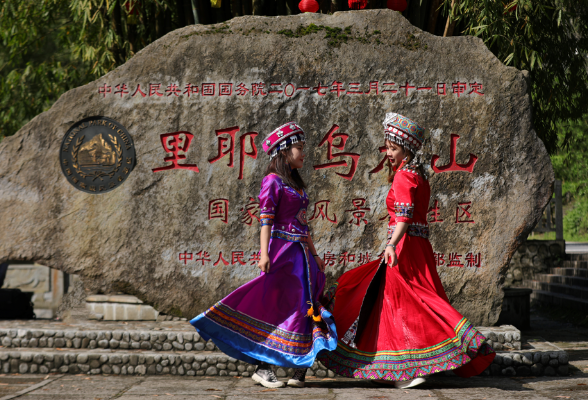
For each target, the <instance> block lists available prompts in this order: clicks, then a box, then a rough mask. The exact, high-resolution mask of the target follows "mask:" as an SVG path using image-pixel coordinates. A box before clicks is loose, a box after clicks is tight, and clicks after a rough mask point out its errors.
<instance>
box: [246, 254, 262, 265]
mask: <svg viewBox="0 0 588 400" xmlns="http://www.w3.org/2000/svg"><path fill="white" fill-rule="evenodd" d="M249 261H251V264H249V265H256V264H257V263H259V261H261V256H260V255H259V253H251V257H249V260H247V262H249Z"/></svg>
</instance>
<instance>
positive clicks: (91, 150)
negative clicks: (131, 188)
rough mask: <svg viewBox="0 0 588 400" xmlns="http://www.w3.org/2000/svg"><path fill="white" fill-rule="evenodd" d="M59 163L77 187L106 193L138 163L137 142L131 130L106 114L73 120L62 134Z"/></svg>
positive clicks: (115, 186)
mask: <svg viewBox="0 0 588 400" xmlns="http://www.w3.org/2000/svg"><path fill="white" fill-rule="evenodd" d="M59 163H60V164H61V170H62V171H63V175H65V177H66V179H67V180H68V181H69V183H71V184H72V185H73V186H75V187H76V188H77V189H79V190H81V191H83V192H86V193H91V194H98V193H105V192H108V191H110V190H113V189H116V188H117V187H119V186H120V185H122V184H123V182H124V181H125V179H127V177H128V176H129V174H130V173H131V171H132V170H133V167H134V166H135V146H134V144H133V139H132V138H131V135H129V132H127V130H126V129H125V127H124V126H122V125H121V124H120V123H118V122H116V121H114V120H112V119H110V118H107V117H90V118H86V119H83V120H81V121H79V122H77V123H76V124H74V125H73V126H72V127H71V128H69V130H68V131H67V133H66V134H65V137H64V138H63V143H62V144H61V149H60V151H59Z"/></svg>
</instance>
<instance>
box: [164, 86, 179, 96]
mask: <svg viewBox="0 0 588 400" xmlns="http://www.w3.org/2000/svg"><path fill="white" fill-rule="evenodd" d="M165 93H167V97H169V96H171V95H172V94H173V95H174V96H176V97H179V96H180V95H181V94H182V89H180V88H179V87H178V85H176V84H175V83H170V84H169V85H167V88H166V89H165Z"/></svg>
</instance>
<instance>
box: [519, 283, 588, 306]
mask: <svg viewBox="0 0 588 400" xmlns="http://www.w3.org/2000/svg"><path fill="white" fill-rule="evenodd" d="M525 285H526V286H527V285H528V286H527V287H530V288H531V289H533V291H535V290H539V291H543V292H549V293H556V294H562V295H565V296H570V297H573V298H576V299H581V300H586V301H588V287H581V286H571V285H562V284H559V283H548V282H541V281H539V280H532V281H529V282H525Z"/></svg>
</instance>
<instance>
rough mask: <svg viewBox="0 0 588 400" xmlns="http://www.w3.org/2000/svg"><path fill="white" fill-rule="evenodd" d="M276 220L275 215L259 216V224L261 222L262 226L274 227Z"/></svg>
mask: <svg viewBox="0 0 588 400" xmlns="http://www.w3.org/2000/svg"><path fill="white" fill-rule="evenodd" d="M274 218H275V215H274V214H260V215H259V220H260V221H259V222H261V226H264V225H270V226H272V225H273V224H274Z"/></svg>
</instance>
